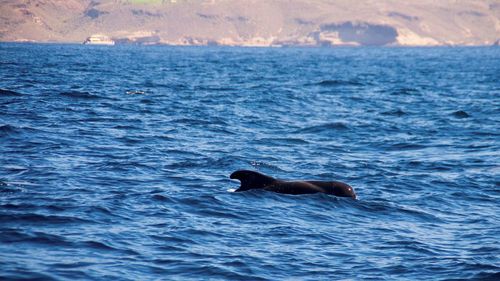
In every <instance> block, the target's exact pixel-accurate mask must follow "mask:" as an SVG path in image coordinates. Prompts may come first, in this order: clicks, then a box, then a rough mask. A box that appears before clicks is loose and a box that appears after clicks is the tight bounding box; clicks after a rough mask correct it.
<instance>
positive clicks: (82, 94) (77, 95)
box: [60, 91, 101, 99]
mask: <svg viewBox="0 0 500 281" xmlns="http://www.w3.org/2000/svg"><path fill="white" fill-rule="evenodd" d="M60 95H61V96H64V97H68V98H74V99H99V98H101V97H100V96H98V95H94V94H91V93H89V92H78V91H69V92H61V93H60Z"/></svg>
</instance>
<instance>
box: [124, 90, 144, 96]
mask: <svg viewBox="0 0 500 281" xmlns="http://www.w3.org/2000/svg"><path fill="white" fill-rule="evenodd" d="M125 93H127V95H144V94H145V93H146V92H144V91H141V90H128V91H126V92H125Z"/></svg>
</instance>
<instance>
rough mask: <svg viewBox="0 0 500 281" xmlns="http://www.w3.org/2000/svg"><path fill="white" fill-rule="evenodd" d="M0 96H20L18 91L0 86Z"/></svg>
mask: <svg viewBox="0 0 500 281" xmlns="http://www.w3.org/2000/svg"><path fill="white" fill-rule="evenodd" d="M1 96H14V97H19V96H22V94H21V93H18V92H14V91H11V90H6V89H2V88H0V97H1Z"/></svg>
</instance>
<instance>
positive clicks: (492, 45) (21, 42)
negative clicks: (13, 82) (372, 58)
mask: <svg viewBox="0 0 500 281" xmlns="http://www.w3.org/2000/svg"><path fill="white" fill-rule="evenodd" d="M0 44H39V45H81V46H86V47H93V46H99V47H108V48H119V47H121V46H140V47H208V48H214V47H223V48H249V49H250V48H258V49H264V48H269V49H286V48H303V49H336V48H485V47H486V48H488V47H499V46H500V45H499V44H497V43H495V44H490V45H451V44H450V45H444V44H443V45H330V46H324V45H299V44H297V45H283V46H277V45H276V46H249V45H218V44H207V45H199V44H192V45H184V44H162V43H158V44H115V45H92V44H87V45H86V44H83V43H80V42H48V41H0Z"/></svg>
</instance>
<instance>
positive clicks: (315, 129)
mask: <svg viewBox="0 0 500 281" xmlns="http://www.w3.org/2000/svg"><path fill="white" fill-rule="evenodd" d="M347 129H349V127H348V126H347V125H346V124H344V123H342V122H333V123H327V124H322V125H316V126H311V127H306V128H303V129H300V130H298V131H297V133H309V134H313V133H321V132H325V131H338V130H347Z"/></svg>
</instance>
